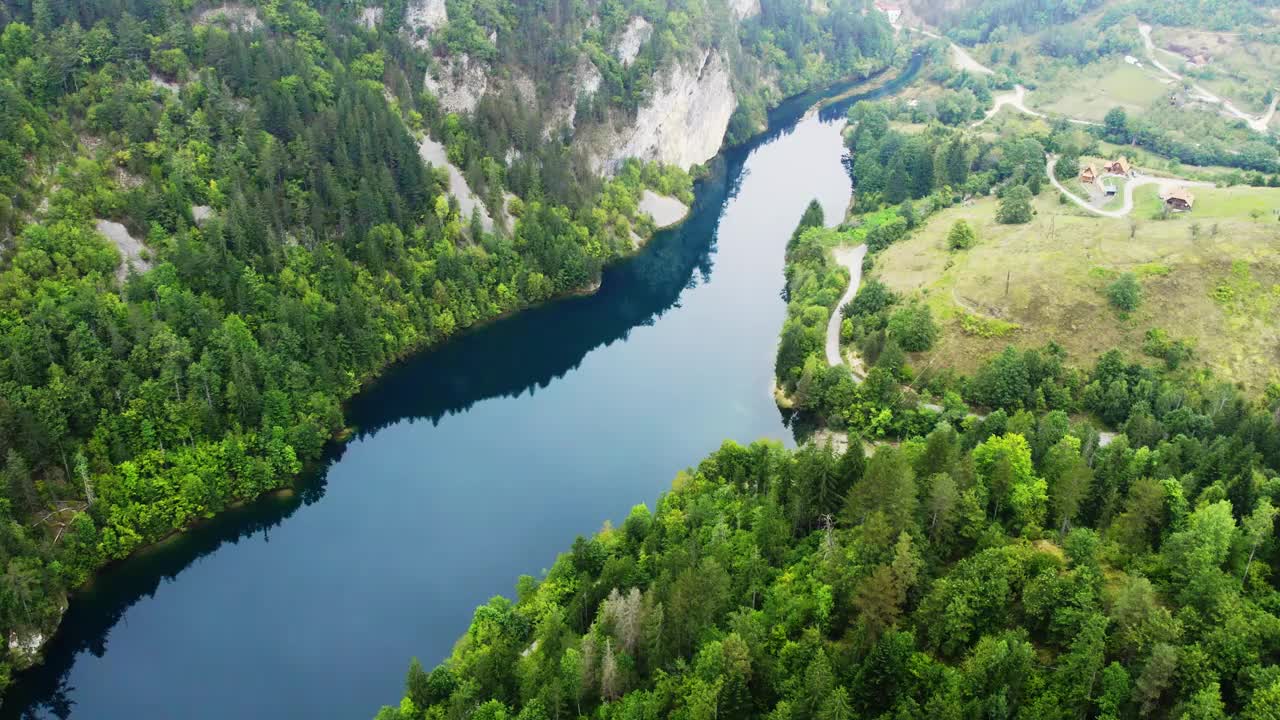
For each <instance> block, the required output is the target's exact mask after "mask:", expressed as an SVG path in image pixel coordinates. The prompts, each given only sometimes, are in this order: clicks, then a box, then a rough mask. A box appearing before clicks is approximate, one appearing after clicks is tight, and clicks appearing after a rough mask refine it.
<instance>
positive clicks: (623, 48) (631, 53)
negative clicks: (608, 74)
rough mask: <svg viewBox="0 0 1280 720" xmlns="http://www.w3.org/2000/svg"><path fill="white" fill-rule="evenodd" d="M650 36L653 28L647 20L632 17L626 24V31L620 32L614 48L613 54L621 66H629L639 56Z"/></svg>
mask: <svg viewBox="0 0 1280 720" xmlns="http://www.w3.org/2000/svg"><path fill="white" fill-rule="evenodd" d="M652 35H653V26H652V25H650V24H649V21H648V20H645V19H644V18H642V17H639V16H637V17H633V18H631V22H629V23H627V27H626V29H625V30H623V31H622V37H621V38H619V39H618V46H617V47H616V48H614V51H613V53H614V55H616V56H617V57H618V60H619V61H620V62H621V63H622V64H623V65H630V64H631V63H633V62H635V60H636V56H637V55H639V54H640V48H641V47H643V46H644V44H645V43H646V42H648V41H649V38H650V37H651V36H652Z"/></svg>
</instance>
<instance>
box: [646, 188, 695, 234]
mask: <svg viewBox="0 0 1280 720" xmlns="http://www.w3.org/2000/svg"><path fill="white" fill-rule="evenodd" d="M639 210H640V212H642V213H646V214H648V215H649V217H651V218H653V226H654V227H655V228H657V229H659V230H661V229H663V228H669V227H671V226H672V225H675V224H677V223H679V222H680V221H681V220H684V218H685V216H686V215H688V214H689V206H688V205H685V204H684V203H682V202H680V200H679V199H678V198H673V197H671V196H670V195H659V194H658V193H656V192H654V191H652V190H645V191H644V192H643V193H642V194H641V195H640V204H639Z"/></svg>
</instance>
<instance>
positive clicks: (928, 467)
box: [378, 352, 1280, 720]
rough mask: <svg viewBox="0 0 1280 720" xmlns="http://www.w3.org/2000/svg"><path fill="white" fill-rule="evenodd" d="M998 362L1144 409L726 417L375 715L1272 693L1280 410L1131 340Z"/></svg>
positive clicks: (797, 713)
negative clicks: (1077, 360)
mask: <svg viewBox="0 0 1280 720" xmlns="http://www.w3.org/2000/svg"><path fill="white" fill-rule="evenodd" d="M996 362H997V363H1006V364H1007V363H1009V362H1019V363H1024V364H1025V365H1027V366H1030V365H1032V364H1034V363H1039V364H1040V365H1042V366H1046V365H1047V366H1054V367H1057V368H1058V371H1057V374H1056V375H1054V374H1052V373H1045V372H1044V371H1042V370H1039V369H1037V370H1036V371H1035V374H1034V376H1033V377H1035V379H1036V380H1037V381H1038V382H1039V383H1040V388H1038V389H1045V390H1048V391H1049V393H1050V394H1054V395H1056V396H1058V397H1061V398H1063V402H1064V403H1065V404H1066V406H1067V409H1068V410H1072V411H1074V410H1076V409H1079V408H1078V407H1077V406H1081V405H1083V404H1086V403H1088V402H1090V401H1089V400H1088V399H1087V398H1088V396H1089V393H1090V390H1089V388H1090V387H1092V386H1094V384H1095V383H1101V384H1104V386H1105V387H1107V388H1108V390H1107V392H1108V393H1110V392H1112V391H1115V392H1116V393H1117V396H1118V397H1119V396H1120V394H1123V398H1124V399H1123V400H1121V401H1117V403H1116V405H1115V409H1116V410H1117V412H1119V413H1121V415H1128V417H1129V420H1128V421H1127V424H1126V425H1125V429H1126V432H1127V435H1120V436H1118V437H1116V438H1115V439H1114V440H1113V441H1111V442H1110V443H1109V444H1106V445H1105V446H1102V445H1101V443H1099V441H1098V435H1097V433H1096V431H1094V430H1093V429H1092V428H1091V427H1090V426H1089V425H1088V424H1087V423H1076V422H1073V421H1072V420H1071V419H1070V415H1069V414H1068V412H1067V411H1065V410H1053V411H1049V412H1043V411H1041V412H1036V413H1033V412H1031V411H1028V410H1025V409H1024V410H1020V411H1018V412H1016V413H1014V414H1013V415H1005V414H1004V413H1003V412H999V413H996V414H993V415H991V416H989V417H987V418H986V419H985V420H977V419H975V418H973V417H969V418H965V417H963V416H962V415H960V414H953V413H950V412H948V413H946V414H945V416H943V417H939V416H938V415H936V414H934V413H932V412H929V411H923V413H924V414H927V415H928V416H929V421H928V423H927V424H926V425H927V427H928V428H929V429H928V430H927V431H921V432H918V433H914V434H912V435H911V436H910V437H909V438H907V439H906V440H904V441H903V442H901V443H900V444H898V443H893V444H879V445H876V446H874V447H867V448H866V449H865V450H864V446H863V445H861V444H859V443H854V444H853V445H852V447H851V449H850V450H849V451H848V452H846V453H844V454H842V455H838V454H836V453H833V452H832V450H831V449H829V448H827V447H819V446H813V445H810V446H807V447H805V448H803V449H801V450H799V451H796V452H788V451H786V450H784V449H782V448H781V447H779V446H777V445H773V444H769V443H757V444H754V445H752V446H750V447H741V446H739V445H736V444H733V443H729V444H726V445H725V446H724V447H723V448H722V449H721V450H720V451H719V452H717V453H715V454H714V455H712V456H711V457H709V458H707V459H706V460H704V461H703V462H702V463H701V464H700V465H699V466H698V467H697V468H696V469H693V470H691V471H689V472H687V473H682V474H681V475H680V476H678V477H677V478H676V480H675V482H674V484H673V488H672V490H671V491H670V492H669V493H668V494H666V495H664V496H663V497H662V498H661V499H660V500H659V501H658V503H657V505H656V508H655V509H654V510H653V511H650V510H649V509H647V508H646V507H644V506H640V507H637V508H636V509H634V510H633V511H632V512H631V514H630V515H629V516H628V517H627V519H626V521H625V522H624V523H622V525H621V526H619V527H616V528H614V527H609V526H607V525H606V527H605V528H604V529H603V530H602V531H601V532H600V533H599V534H597V535H596V536H595V537H592V538H579V539H578V540H577V541H576V542H575V543H574V545H573V548H572V550H571V551H570V552H568V553H565V554H564V555H562V556H561V557H560V558H559V559H558V560H557V561H556V563H555V565H554V566H553V567H552V568H551V570H550V571H549V572H548V573H547V575H546V576H545V577H544V578H542V579H539V580H535V579H534V578H531V577H523V578H521V579H520V581H519V583H518V584H517V588H516V595H515V598H516V599H515V600H514V602H513V601H509V600H506V599H504V598H495V599H494V600H492V601H490V602H489V603H488V604H487V605H484V606H481V607H480V608H479V609H477V611H476V613H475V618H474V620H473V622H472V625H471V627H470V629H469V630H468V631H467V633H466V634H465V635H464V636H463V637H462V639H461V640H460V641H459V642H458V644H457V646H456V647H455V649H454V652H453V654H452V656H451V657H450V658H449V659H448V660H447V661H446V662H445V663H444V664H443V665H441V666H440V667H437V668H436V669H434V670H432V671H430V672H427V671H425V670H424V669H423V668H422V667H421V666H420V665H419V664H418V663H417V662H416V661H415V662H414V663H413V664H412V666H411V667H410V669H409V673H408V677H407V680H406V695H405V698H404V700H403V701H402V702H401V703H400V705H399V706H398V707H388V708H384V709H383V710H382V712H381V713H380V714H379V715H378V719H379V720H409V719H411V718H516V717H518V718H524V719H527V720H533V719H540V718H558V717H561V718H562V717H583V716H590V717H599V718H656V717H673V718H715V717H732V718H750V717H763V718H770V719H777V720H781V719H783V718H797V719H798V718H819V719H821V720H828V719H840V720H844V719H849V718H859V717H863V718H872V717H879V718H915V717H926V716H928V717H939V718H978V717H984V718H987V717H991V718H1026V719H1028V720H1031V719H1033V718H1034V719H1036V720H1051V719H1053V718H1062V719H1063V720H1066V719H1068V718H1081V717H1094V718H1136V717H1177V718H1225V717H1227V716H1229V715H1230V716H1236V717H1242V718H1249V719H1250V720H1262V719H1264V718H1268V719H1269V718H1273V717H1275V715H1274V713H1275V710H1276V708H1277V707H1278V706H1280V665H1277V660H1278V659H1280V617H1278V616H1277V613H1278V611H1280V604H1278V603H1280V593H1277V590H1276V587H1275V581H1274V573H1275V572H1276V570H1277V568H1278V564H1277V563H1278V561H1280V557H1278V555H1277V547H1276V542H1275V532H1274V524H1275V516H1276V504H1277V503H1278V502H1280V477H1277V473H1276V467H1277V463H1280V430H1278V429H1277V426H1276V423H1275V420H1274V418H1273V417H1272V415H1271V413H1269V412H1266V411H1264V410H1263V409H1262V408H1260V407H1258V406H1257V405H1256V404H1252V403H1250V402H1248V401H1246V400H1245V399H1243V398H1241V397H1240V396H1238V395H1236V394H1235V393H1234V392H1233V390H1232V389H1231V388H1230V387H1223V386H1219V385H1213V384H1210V383H1206V384H1204V385H1176V384H1171V383H1166V382H1164V381H1162V380H1161V379H1160V378H1158V377H1154V376H1152V375H1151V374H1150V372H1149V371H1147V370H1145V369H1143V368H1141V367H1137V366H1126V365H1125V364H1123V363H1119V362H1116V361H1115V359H1114V358H1110V357H1109V358H1104V359H1103V360H1102V362H1100V363H1099V365H1098V366H1097V367H1096V368H1094V369H1092V370H1090V371H1088V372H1082V371H1079V370H1074V369H1068V368H1065V367H1063V366H1061V364H1060V363H1059V362H1058V361H1057V360H1055V359H1054V358H1053V357H1052V352H1050V353H1048V354H1042V353H1027V354H1026V355H1025V356H1018V357H1016V358H1015V359H1014V360H1012V361H1010V360H1007V359H1002V360H999V361H996ZM994 366H995V364H994V363H993V368H994ZM1006 371H1007V368H1006V369H993V370H992V372H1006ZM846 372H847V371H846ZM984 372H986V371H984ZM899 398H901V394H899ZM1022 401H1023V399H1022V398H1019V402H1022ZM885 409H886V411H889V412H892V413H894V414H897V413H908V414H913V413H922V411H921V410H919V409H912V408H910V407H908V406H905V405H903V404H901V403H900V401H898V403H897V404H895V403H894V402H891V403H889V404H888V405H886V407H885ZM1138 418H1141V420H1138ZM1111 419H1117V418H1111Z"/></svg>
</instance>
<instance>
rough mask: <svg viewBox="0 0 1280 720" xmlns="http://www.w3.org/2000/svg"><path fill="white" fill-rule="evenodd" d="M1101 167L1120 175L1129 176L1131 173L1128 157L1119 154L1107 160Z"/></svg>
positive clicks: (1131, 168)
mask: <svg viewBox="0 0 1280 720" xmlns="http://www.w3.org/2000/svg"><path fill="white" fill-rule="evenodd" d="M1102 169H1103V170H1104V171H1106V172H1109V173H1111V174H1112V175H1120V176H1123V177H1131V176H1132V175H1133V166H1132V165H1130V164H1129V159H1128V158H1126V157H1125V156H1123V155H1121V156H1120V157H1119V158H1117V159H1115V160H1111V161H1108V162H1107V164H1106V165H1103V166H1102Z"/></svg>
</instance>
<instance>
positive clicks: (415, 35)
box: [404, 0, 449, 48]
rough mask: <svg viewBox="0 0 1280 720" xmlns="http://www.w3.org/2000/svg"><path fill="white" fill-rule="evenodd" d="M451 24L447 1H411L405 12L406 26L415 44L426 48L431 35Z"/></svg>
mask: <svg viewBox="0 0 1280 720" xmlns="http://www.w3.org/2000/svg"><path fill="white" fill-rule="evenodd" d="M448 22H449V10H448V8H446V7H445V0H411V2H410V3H409V6H408V7H406V8H405V10H404V26H405V28H406V29H407V30H408V31H409V37H410V38H412V40H413V44H414V45H416V46H418V47H420V48H425V47H426V46H427V42H428V40H429V39H430V37H431V33H433V32H435V31H436V30H439V29H440V28H442V27H444V26H445V25H446V24H447V23H448Z"/></svg>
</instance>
